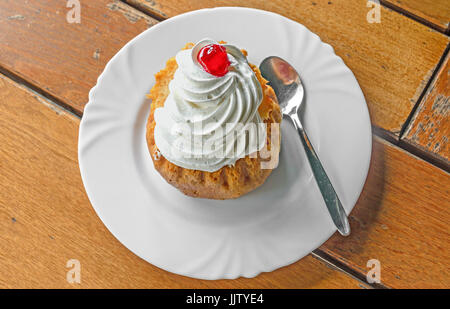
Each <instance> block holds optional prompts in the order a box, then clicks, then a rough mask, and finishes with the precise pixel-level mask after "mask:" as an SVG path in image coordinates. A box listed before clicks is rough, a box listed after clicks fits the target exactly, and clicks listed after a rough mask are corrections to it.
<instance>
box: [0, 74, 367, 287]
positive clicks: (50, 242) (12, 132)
mask: <svg viewBox="0 0 450 309" xmlns="http://www.w3.org/2000/svg"><path fill="white" fill-rule="evenodd" d="M0 115H1V117H0V145H1V148H0V170H1V173H0V288H70V287H74V288H76V287H81V288H188V287H189V288H360V287H364V288H366V287H367V286H366V285H364V284H361V283H360V282H359V281H357V280H355V279H353V278H351V277H350V276H348V275H346V274H344V273H342V272H340V271H338V270H335V269H332V268H330V267H328V265H326V264H324V263H323V262H321V261H319V260H318V259H316V258H313V257H312V256H311V255H310V256H307V257H306V258H304V259H302V260H301V261H299V262H297V263H295V264H293V265H290V266H288V267H284V268H282V269H279V270H277V271H274V272H272V273H264V274H261V275H260V276H258V277H257V278H254V279H246V278H240V279H237V280H217V281H205V280H196V279H191V278H187V277H183V276H179V275H174V274H171V273H168V272H166V271H163V270H161V269H159V268H157V267H154V266H152V265H150V264H148V263H147V262H145V261H143V260H141V259H140V258H138V257H137V256H135V255H134V254H133V253H131V252H130V251H129V250H128V249H126V248H125V247H124V246H123V245H121V244H120V243H119V242H118V241H117V240H116V239H115V238H114V237H113V236H112V235H111V234H110V233H109V231H108V230H107V229H106V227H105V226H104V225H103V224H102V222H101V221H100V219H99V218H98V216H97V215H96V214H95V212H94V210H93V208H92V207H91V205H90V203H89V201H88V199H87V196H86V193H85V191H84V188H83V185H82V182H81V177H80V172H79V168H78V162H77V137H78V126H79V122H80V121H79V118H78V117H75V116H74V115H71V114H69V113H67V112H65V111H64V110H62V109H60V108H59V107H57V106H55V105H53V104H52V103H50V102H48V101H46V100H45V99H43V98H42V97H40V96H39V95H37V94H35V93H33V92H30V91H29V90H27V89H25V88H24V87H22V86H20V85H18V84H16V83H14V82H12V81H11V80H9V79H7V78H5V77H4V76H3V75H0ZM69 259H78V260H79V261H80V263H81V284H79V285H78V284H69V283H68V282H67V281H66V272H67V271H68V269H67V268H66V263H67V261H68V260H69Z"/></svg>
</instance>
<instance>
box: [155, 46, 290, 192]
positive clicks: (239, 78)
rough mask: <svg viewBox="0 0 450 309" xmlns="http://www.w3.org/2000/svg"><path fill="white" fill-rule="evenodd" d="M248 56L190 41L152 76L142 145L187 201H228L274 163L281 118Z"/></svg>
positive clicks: (257, 180)
mask: <svg viewBox="0 0 450 309" xmlns="http://www.w3.org/2000/svg"><path fill="white" fill-rule="evenodd" d="M246 56H247V53H246V51H241V50H239V49H238V48H236V47H235V46H233V45H226V44H224V42H221V43H218V42H215V41H212V40H202V41H200V42H199V43H197V45H195V46H194V44H192V43H188V44H187V45H186V46H185V47H184V48H183V49H182V50H181V51H180V52H178V53H177V55H176V57H173V58H170V59H169V60H168V61H167V63H166V67H165V68H164V69H162V70H161V71H160V72H158V73H157V74H156V75H155V78H156V83H155V85H154V86H153V88H152V89H151V91H150V94H149V95H148V96H149V98H151V99H152V104H151V111H150V116H149V118H148V122H147V143H148V148H149V151H150V154H151V156H152V160H153V163H154V166H155V168H156V170H157V171H158V172H159V173H160V174H161V176H162V177H163V178H164V179H165V180H166V181H167V182H168V183H170V184H171V185H173V186H175V187H176V188H178V189H179V190H180V191H181V192H183V193H184V194H186V195H189V196H193V197H201V198H210V199H230V198H237V197H239V196H241V195H243V194H246V193H248V192H250V191H252V190H254V189H255V188H257V187H259V186H260V185H262V184H263V183H264V181H265V180H266V179H267V177H268V176H269V175H270V173H271V172H272V170H273V168H275V167H276V165H277V163H278V156H279V150H280V141H281V139H280V133H279V132H280V131H279V123H280V122H281V118H282V117H281V113H280V108H279V106H278V102H277V98H276V96H275V93H274V91H273V89H272V88H271V87H270V86H269V85H268V84H267V81H266V80H265V79H264V78H263V77H262V76H261V72H260V71H259V69H258V68H257V67H256V66H254V65H252V64H249V63H248V62H247V58H246Z"/></svg>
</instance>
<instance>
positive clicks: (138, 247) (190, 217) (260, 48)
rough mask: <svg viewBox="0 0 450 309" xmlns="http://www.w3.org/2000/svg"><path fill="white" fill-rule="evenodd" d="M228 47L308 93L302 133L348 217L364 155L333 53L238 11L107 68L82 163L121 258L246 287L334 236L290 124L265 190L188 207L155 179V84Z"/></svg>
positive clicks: (296, 27) (94, 93)
mask: <svg viewBox="0 0 450 309" xmlns="http://www.w3.org/2000/svg"><path fill="white" fill-rule="evenodd" d="M205 37H209V38H213V39H216V40H225V41H227V42H229V43H230V44H234V45H236V46H238V47H240V48H244V49H246V50H247V51H248V53H249V61H250V62H252V63H254V64H259V63H260V62H261V61H262V60H263V59H264V58H265V57H267V56H270V55H277V56H280V57H282V58H284V59H286V60H288V61H289V62H290V63H291V64H293V66H294V67H295V68H296V69H297V71H298V72H299V73H300V75H301V77H302V81H303V83H304V85H305V89H306V109H305V113H304V114H303V116H302V117H303V121H304V125H305V127H306V129H307V131H308V133H309V135H310V138H311V140H312V143H313V145H314V147H315V148H316V151H317V152H318V154H319V157H320V159H321V161H322V163H323V165H324V166H325V170H326V171H327V173H328V175H329V177H330V179H331V181H332V183H333V184H334V187H335V189H336V191H337V193H338V194H339V197H340V199H341V201H342V204H343V205H344V208H345V209H346V211H347V213H350V211H351V210H352V208H353V206H354V204H355V202H356V200H357V199H358V196H359V194H360V193H361V190H362V188H363V185H364V181H365V179H366V176H367V171H368V168H369V162H370V154H371V145H372V143H371V127H370V119H369V113H368V110H367V106H366V103H365V100H364V96H363V94H362V92H361V89H360V87H359V85H358V83H357V81H356V79H355V77H354V75H353V74H352V72H351V71H350V69H349V68H348V67H347V66H346V65H345V64H344V62H343V61H342V59H341V58H339V57H338V56H336V55H335V54H334V51H333V48H332V47H331V46H330V45H328V44H324V43H322V42H321V41H320V38H319V37H318V36H317V35H315V34H314V33H312V32H310V31H309V30H308V29H306V28H305V27H304V26H302V25H300V24H298V23H296V22H294V21H291V20H289V19H287V18H284V17H282V16H280V15H277V14H274V13H270V12H265V11H260V10H255V9H244V8H215V9H205V10H199V11H194V12H190V13H187V14H183V15H179V16H177V17H174V18H171V19H169V20H167V21H164V22H161V23H159V24H158V25H156V26H153V27H152V28H150V29H148V30H147V31H145V32H143V33H142V34H140V35H139V36H137V37H136V38H135V39H133V40H132V41H131V42H129V43H128V44H127V45H126V46H125V47H123V48H122V49H121V50H120V51H119V52H118V53H117V55H115V56H114V57H113V59H111V61H110V62H109V63H108V64H107V66H106V68H105V70H104V72H103V73H102V74H101V76H100V77H99V79H98V82H97V85H96V86H95V87H94V88H93V89H92V90H91V92H90V94H89V103H88V104H87V105H86V108H85V112H84V116H83V119H82V121H81V125H80V136H79V162H80V169H81V176H82V178H83V183H84V185H85V188H86V191H87V194H88V196H89V199H90V201H91V203H92V205H93V207H94V209H95V211H96V212H97V214H98V216H99V217H100V219H101V220H102V221H103V223H104V224H105V225H106V227H107V228H108V229H109V230H110V231H111V233H113V235H114V236H115V237H116V238H117V239H118V240H119V241H120V242H121V243H122V244H124V245H125V246H126V247H127V248H128V249H130V250H131V251H132V252H134V253H135V254H137V255H138V256H140V257H141V258H143V259H144V260H146V261H148V262H150V263H152V264H153V265H156V266H158V267H160V268H163V269H165V270H167V271H170V272H173V273H177V274H182V275H186V276H189V277H195V278H202V279H220V278H236V277H239V276H243V277H253V276H256V275H257V274H259V273H260V272H268V271H272V270H274V269H276V268H279V267H282V266H285V265H288V264H290V263H293V262H295V261H297V260H298V259H300V258H302V257H303V256H305V255H306V254H308V253H310V252H311V251H312V250H314V249H315V248H317V247H319V246H320V245H321V244H322V243H323V242H325V241H326V240H327V239H328V238H329V237H330V236H331V235H332V234H333V233H334V232H335V231H336V228H335V227H334V225H333V222H332V220H331V218H330V215H329V214H328V212H327V209H326V206H325V204H324V202H323V200H322V197H321V195H320V191H319V189H318V188H317V185H316V183H315V181H314V179H313V176H312V173H311V170H310V167H309V165H308V162H307V161H306V156H305V153H304V150H303V148H302V146H301V144H300V141H299V139H298V137H297V136H296V133H295V131H294V129H293V127H291V126H290V125H289V124H288V123H287V122H285V123H284V124H283V125H282V149H281V157H280V164H279V166H278V168H277V169H276V170H274V171H273V173H272V175H271V176H270V177H269V178H268V180H267V181H266V183H265V184H264V185H263V186H261V187H260V188H258V189H257V190H255V191H253V192H251V193H249V194H247V195H245V196H243V197H241V198H238V199H236V200H227V201H213V200H206V199H195V198H191V197H187V196H185V195H183V194H182V193H180V192H179V191H177V190H176V189H175V188H173V187H172V186H170V185H169V184H167V183H166V182H165V181H164V180H163V179H162V177H161V176H160V175H159V174H158V173H157V172H156V171H155V169H154V168H153V163H152V161H151V158H150V154H149V152H148V150H147V144H146V140H145V124H146V120H147V117H148V113H149V105H150V104H149V101H147V100H145V94H146V93H147V92H148V91H149V89H150V88H151V87H152V85H153V84H154V77H153V75H154V74H155V73H156V72H158V71H159V70H160V69H162V68H163V67H164V66H165V62H166V61H167V59H168V58H170V57H172V56H174V55H175V54H176V53H177V52H178V51H179V50H180V49H181V48H182V47H183V46H184V45H185V43H187V42H196V41H198V40H200V39H202V38H205Z"/></svg>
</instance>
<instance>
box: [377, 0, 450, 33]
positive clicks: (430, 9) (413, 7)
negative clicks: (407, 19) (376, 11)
mask: <svg viewBox="0 0 450 309" xmlns="http://www.w3.org/2000/svg"><path fill="white" fill-rule="evenodd" d="M380 2H381V3H383V4H386V5H390V7H391V6H392V7H394V8H395V9H398V10H399V11H400V12H404V13H405V14H411V15H412V16H414V17H416V18H418V19H419V20H421V21H423V22H425V23H427V24H431V25H434V26H436V28H437V29H439V31H442V32H446V31H447V32H448V29H449V22H450V4H449V2H448V0H381V1H380Z"/></svg>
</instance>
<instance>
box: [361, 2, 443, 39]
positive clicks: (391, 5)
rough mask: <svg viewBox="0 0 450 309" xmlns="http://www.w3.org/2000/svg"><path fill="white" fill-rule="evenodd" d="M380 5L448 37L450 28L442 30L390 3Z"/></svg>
mask: <svg viewBox="0 0 450 309" xmlns="http://www.w3.org/2000/svg"><path fill="white" fill-rule="evenodd" d="M368 1H370V0H368ZM380 3H381V5H383V6H385V7H386V8H388V9H391V10H392V11H395V12H397V13H399V14H402V15H403V16H406V17H408V18H410V19H412V20H414V21H416V22H418V23H420V24H422V25H424V26H426V27H428V28H431V29H433V30H436V31H438V32H440V33H443V34H445V35H450V27H447V29H443V28H441V27H439V26H438V25H436V24H434V23H432V22H431V21H429V20H427V19H425V18H423V17H420V16H417V15H416V14H414V13H412V12H410V11H408V10H405V9H403V8H401V7H399V6H396V5H395V4H393V3H390V2H388V1H386V0H380Z"/></svg>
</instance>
